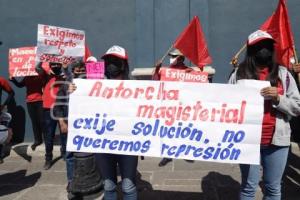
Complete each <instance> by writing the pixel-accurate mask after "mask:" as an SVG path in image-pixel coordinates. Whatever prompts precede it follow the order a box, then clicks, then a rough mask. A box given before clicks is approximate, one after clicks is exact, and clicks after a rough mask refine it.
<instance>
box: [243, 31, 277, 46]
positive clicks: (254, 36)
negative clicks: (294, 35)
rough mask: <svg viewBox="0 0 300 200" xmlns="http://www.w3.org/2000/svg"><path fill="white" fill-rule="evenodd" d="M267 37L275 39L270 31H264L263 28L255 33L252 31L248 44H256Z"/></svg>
mask: <svg viewBox="0 0 300 200" xmlns="http://www.w3.org/2000/svg"><path fill="white" fill-rule="evenodd" d="M265 39H269V40H273V41H274V39H273V37H272V36H271V35H270V34H269V33H267V32H265V31H262V30H257V31H255V32H254V33H251V34H250V35H249V37H248V40H247V44H248V46H251V45H254V44H256V43H258V42H259V41H261V40H265Z"/></svg>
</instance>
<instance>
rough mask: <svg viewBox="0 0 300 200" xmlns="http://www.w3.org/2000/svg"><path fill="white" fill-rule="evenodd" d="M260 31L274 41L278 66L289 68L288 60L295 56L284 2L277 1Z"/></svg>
mask: <svg viewBox="0 0 300 200" xmlns="http://www.w3.org/2000/svg"><path fill="white" fill-rule="evenodd" d="M260 29H261V30H263V31H266V32H268V33H269V34H270V35H272V37H273V38H274V40H275V41H276V42H275V49H276V52H277V53H276V57H277V62H278V63H279V64H280V65H283V66H286V67H288V68H290V67H291V62H290V59H291V58H293V57H294V56H295V55H294V38H293V33H292V29H291V26H290V21H289V16H288V10H287V7H286V3H285V0H279V2H278V6H277V9H276V11H275V12H274V13H273V14H272V15H271V16H270V17H269V18H268V19H267V21H266V22H265V23H264V24H263V25H262V26H261V27H260Z"/></svg>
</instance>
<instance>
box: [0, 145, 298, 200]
mask: <svg viewBox="0 0 300 200" xmlns="http://www.w3.org/2000/svg"><path fill="white" fill-rule="evenodd" d="M55 149H56V151H55V153H56V154H57V152H59V151H58V147H56V148H55ZM56 156H58V155H56ZM158 162H159V159H156V158H145V160H140V161H139V167H138V170H139V174H138V176H137V177H138V190H139V199H141V200H222V199H224V200H235V199H238V198H237V197H238V189H239V185H240V172H239V168H238V166H237V165H230V164H216V163H208V162H194V163H189V162H186V161H184V160H174V161H173V162H172V163H169V164H168V165H167V166H165V167H163V168H160V167H158V166H157V163H158ZM43 164H44V159H43V147H39V148H38V149H37V150H36V151H35V152H32V151H31V150H30V148H28V145H27V144H21V145H18V146H14V147H12V148H11V151H10V155H9V156H8V157H6V158H5V159H4V163H3V164H1V165H0V200H2V199H3V200H4V199H5V200H20V199H21V200H27V199H28V200H29V199H30V200H32V199H34V200H40V199H43V200H51V199H53V200H54V199H55V200H56V199H58V200H63V199H67V197H66V195H67V194H66V190H65V188H66V171H65V163H64V161H63V160H61V159H58V160H57V162H56V163H55V164H54V165H53V166H52V168H51V169H50V170H48V171H45V170H43V169H42V168H43ZM97 199H102V197H101V196H100V197H98V198H97ZM256 199H262V192H261V189H259V190H258V192H257V198H256ZM283 199H286V200H299V199H300V150H299V147H298V146H297V145H296V144H293V148H292V151H291V153H290V157H289V163H288V166H287V170H286V174H285V177H284V180H283Z"/></svg>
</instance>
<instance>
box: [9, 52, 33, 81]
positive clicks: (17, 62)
mask: <svg viewBox="0 0 300 200" xmlns="http://www.w3.org/2000/svg"><path fill="white" fill-rule="evenodd" d="M35 56H36V47H21V48H15V49H9V55H8V65H9V68H8V71H9V75H10V76H12V77H23V76H37V75H38V74H37V73H36V71H35Z"/></svg>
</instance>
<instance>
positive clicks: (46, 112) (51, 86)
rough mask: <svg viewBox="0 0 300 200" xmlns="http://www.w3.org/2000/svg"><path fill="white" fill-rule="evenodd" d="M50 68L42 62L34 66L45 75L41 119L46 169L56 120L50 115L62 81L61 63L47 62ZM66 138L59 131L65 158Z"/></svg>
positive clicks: (50, 158) (50, 161)
mask: <svg viewBox="0 0 300 200" xmlns="http://www.w3.org/2000/svg"><path fill="white" fill-rule="evenodd" d="M49 66H50V69H48V70H47V72H46V69H44V68H43V67H42V63H39V64H38V65H37V66H36V71H37V72H38V73H39V74H40V75H44V76H45V77H46V85H45V88H44V91H43V121H44V133H45V138H44V140H45V148H46V154H45V165H44V169H45V170H48V169H49V168H50V167H51V165H52V159H53V154H52V151H53V142H54V136H55V130H56V126H57V120H56V119H54V118H53V117H52V116H51V113H52V109H53V105H54V102H55V100H56V94H57V92H58V89H59V87H60V81H64V78H63V74H62V64H61V63H49ZM66 140H67V136H66V134H64V133H62V132H61V133H60V141H61V149H60V151H61V156H62V157H63V158H64V159H65V153H66Z"/></svg>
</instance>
